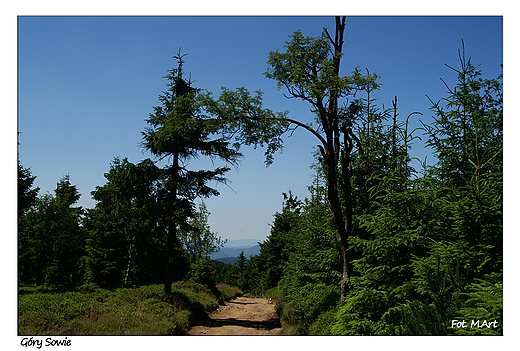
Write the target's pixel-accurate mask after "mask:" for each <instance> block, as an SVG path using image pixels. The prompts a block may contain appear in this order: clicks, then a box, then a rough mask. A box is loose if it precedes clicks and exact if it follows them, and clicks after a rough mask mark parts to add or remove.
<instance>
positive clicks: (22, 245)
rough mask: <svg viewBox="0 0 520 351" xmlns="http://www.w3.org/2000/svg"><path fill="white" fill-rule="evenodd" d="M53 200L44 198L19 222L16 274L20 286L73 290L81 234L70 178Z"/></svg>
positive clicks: (79, 213) (76, 196) (48, 196)
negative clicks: (29, 285)
mask: <svg viewBox="0 0 520 351" xmlns="http://www.w3.org/2000/svg"><path fill="white" fill-rule="evenodd" d="M54 193H55V194H54V196H53V195H51V194H45V195H43V196H41V197H39V198H37V200H36V204H35V205H34V206H33V207H32V208H31V209H30V210H29V211H28V213H27V214H26V215H25V216H24V217H23V218H22V221H21V225H20V231H19V232H20V233H19V274H20V281H21V282H23V283H36V284H38V285H41V284H46V285H48V286H56V287H67V288H71V287H74V286H75V285H76V284H78V283H79V281H80V279H79V276H80V273H79V270H80V266H79V261H80V257H81V256H82V255H83V248H84V231H83V229H82V228H81V226H80V223H81V220H82V214H83V210H82V208H81V207H74V206H73V205H74V204H75V203H76V202H77V201H78V200H79V198H80V194H79V192H78V189H77V187H76V186H75V185H71V184H70V176H69V175H67V176H64V177H63V178H62V179H60V181H59V182H58V183H57V186H56V189H55V191H54Z"/></svg>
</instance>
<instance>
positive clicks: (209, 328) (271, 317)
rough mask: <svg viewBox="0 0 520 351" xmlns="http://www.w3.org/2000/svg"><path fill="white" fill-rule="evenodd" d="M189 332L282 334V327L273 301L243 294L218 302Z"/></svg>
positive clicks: (190, 333)
mask: <svg viewBox="0 0 520 351" xmlns="http://www.w3.org/2000/svg"><path fill="white" fill-rule="evenodd" d="M188 335H283V329H282V327H281V324H280V319H279V318H278V315H277V314H276V312H275V310H274V304H273V303H271V302H270V301H269V300H268V299H265V298H259V297H243V296H242V297H238V298H236V299H233V300H230V301H227V302H225V303H224V306H219V307H218V308H217V310H215V311H214V312H213V313H211V314H210V315H209V318H208V319H207V320H206V321H205V322H204V323H203V324H202V325H198V326H195V327H193V328H191V329H190V331H189V332H188Z"/></svg>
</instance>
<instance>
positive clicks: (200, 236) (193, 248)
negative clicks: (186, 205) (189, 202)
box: [178, 201, 227, 261]
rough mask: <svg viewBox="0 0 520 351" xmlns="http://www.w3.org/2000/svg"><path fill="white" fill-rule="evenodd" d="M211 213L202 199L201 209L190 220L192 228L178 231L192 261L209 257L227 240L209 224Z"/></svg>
mask: <svg viewBox="0 0 520 351" xmlns="http://www.w3.org/2000/svg"><path fill="white" fill-rule="evenodd" d="M209 215H210V213H209V211H208V209H207V208H206V204H205V203H204V201H202V202H201V204H200V205H199V210H198V211H197V212H195V215H194V217H193V218H192V219H190V221H189V224H190V229H189V230H181V231H179V233H178V234H179V240H180V241H181V242H182V244H183V247H184V249H185V250H186V253H187V254H188V256H189V257H190V258H191V260H192V261H195V260H197V259H201V258H206V259H207V258H209V256H210V254H212V253H214V252H218V250H220V248H221V247H223V246H224V244H225V243H226V242H227V239H226V240H222V238H221V237H220V236H218V233H215V232H212V231H211V229H210V226H209V224H208V218H209Z"/></svg>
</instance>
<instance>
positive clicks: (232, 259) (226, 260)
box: [215, 257, 237, 265]
mask: <svg viewBox="0 0 520 351" xmlns="http://www.w3.org/2000/svg"><path fill="white" fill-rule="evenodd" d="M215 261H217V262H221V263H225V264H230V265H234V264H235V262H236V261H237V258H236V257H222V258H217V259H216V260H215Z"/></svg>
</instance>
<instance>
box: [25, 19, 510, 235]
mask: <svg viewBox="0 0 520 351" xmlns="http://www.w3.org/2000/svg"><path fill="white" fill-rule="evenodd" d="M323 27H327V28H328V29H329V30H330V31H334V18H333V17H309V16H307V17H304V16H297V17H283V16H277V17H262V16H255V17H237V16H234V17H226V16H221V17H215V16H209V17H191V16H188V17H20V18H19V19H18V129H19V131H20V132H21V134H20V136H19V142H20V146H19V152H20V161H21V163H22V165H23V166H24V167H29V168H31V171H32V173H33V175H35V176H36V177H37V178H36V181H35V186H38V187H40V188H41V190H40V194H44V193H46V192H50V193H52V192H53V190H54V189H55V186H56V183H57V181H58V180H59V179H60V178H61V177H63V176H64V175H66V174H70V177H71V181H72V183H73V184H75V185H77V186H78V188H79V191H80V193H81V194H82V196H81V199H80V203H79V204H80V205H81V206H83V207H86V208H92V207H94V201H93V200H92V199H91V198H90V192H91V191H92V190H94V188H95V187H96V186H97V185H103V184H104V183H105V178H104V173H105V172H107V171H108V170H109V165H110V162H111V161H112V160H113V158H114V156H116V155H118V156H121V157H128V159H129V160H130V161H131V162H134V163H137V162H139V161H140V160H142V159H144V158H148V157H152V156H151V155H150V154H148V153H146V152H143V150H142V149H141V148H140V147H139V143H140V141H141V134H140V133H141V131H143V130H144V128H145V127H146V122H145V119H146V118H147V117H148V114H149V113H151V112H152V111H153V106H156V105H158V104H159V101H158V96H159V95H160V94H161V92H162V91H164V90H165V88H166V86H165V84H166V80H165V79H163V78H162V77H163V76H164V75H165V74H166V71H167V70H168V69H171V68H172V67H174V66H175V61H174V60H173V59H172V56H173V55H175V54H176V53H177V52H178V51H179V48H181V47H182V53H187V54H188V55H187V56H186V58H185V59H186V64H185V66H184V70H185V72H186V73H187V75H188V76H191V79H192V80H193V81H194V85H195V86H196V87H199V88H202V89H206V90H209V91H212V92H213V93H214V94H215V95H217V94H218V93H219V91H220V87H221V86H224V87H227V88H230V89H235V88H237V87H245V88H247V89H249V90H250V91H253V90H257V89H260V90H262V91H263V92H264V105H265V107H267V108H270V109H272V110H276V111H285V110H288V111H289V116H290V117H291V118H294V119H298V120H301V121H303V122H307V121H310V120H312V119H313V116H312V114H311V113H310V112H309V106H308V105H307V104H305V103H303V102H300V101H296V100H287V99H285V98H284V97H283V96H282V92H283V91H278V90H277V88H276V82H274V81H270V80H267V79H265V78H264V76H263V75H262V73H263V72H265V70H266V68H267V63H266V62H267V55H268V54H269V52H270V51H272V50H276V49H280V50H283V45H284V44H285V41H286V40H288V35H290V34H292V33H293V31H295V30H298V29H299V30H301V31H302V33H303V34H304V35H306V36H318V35H320V33H321V31H322V28H323ZM502 31H503V21H502V17H482V16H480V17H454V16H450V17H433V16H421V17H395V16H383V17H365V16H361V17H359V16H353V17H348V18H347V27H346V31H345V44H344V52H345V57H344V58H343V60H342V66H341V73H342V74H344V75H347V74H349V73H350V72H351V71H352V69H353V67H355V66H360V67H361V68H362V69H364V68H368V69H369V70H370V72H373V73H376V74H377V75H379V76H380V77H381V78H380V79H379V82H380V83H382V86H381V89H380V91H379V92H377V94H375V95H376V97H377V98H378V104H379V106H381V104H384V105H385V107H390V106H391V100H392V98H393V97H394V95H397V97H398V107H399V113H400V117H401V118H403V119H404V118H406V116H407V115H408V114H409V113H411V112H415V111H417V112H421V113H422V114H423V116H421V117H420V118H421V119H422V120H423V121H424V122H426V123H428V122H430V121H431V113H430V111H429V107H430V103H429V101H428V99H427V98H426V95H428V96H430V97H431V98H432V99H433V100H435V101H436V100H438V99H440V98H441V97H442V96H443V95H444V96H445V95H446V89H445V87H444V85H443V83H442V82H441V80H440V78H441V77H442V78H443V79H444V80H445V81H446V82H447V83H448V84H450V85H451V86H453V84H454V82H455V80H456V76H455V75H454V73H453V72H452V71H451V70H450V69H449V68H447V67H446V66H445V64H449V65H451V66H455V67H456V65H457V58H458V56H457V55H458V50H459V49H460V48H461V40H462V39H463V40H464V43H465V48H466V55H467V56H471V58H472V62H473V63H474V64H478V63H480V64H481V66H480V68H481V70H482V73H483V77H484V78H496V77H497V76H498V75H499V74H500V73H501V67H500V65H501V64H502V63H503V33H502ZM414 118H415V119H418V118H419V117H418V116H416V117H414ZM414 123H416V124H415V125H418V121H417V120H416V121H415V122H414ZM316 144H317V140H316V139H315V138H314V137H313V136H311V135H310V134H309V133H308V132H306V131H304V130H297V131H296V132H295V133H294V135H293V136H292V137H291V138H286V143H285V146H286V148H285V149H284V151H283V154H277V155H276V156H275V161H274V163H273V164H272V165H271V166H270V167H268V168H266V167H265V165H264V163H263V151H262V150H253V149H251V148H243V149H242V151H243V153H244V155H245V158H244V159H243V160H242V165H241V167H240V169H239V170H238V171H236V170H232V171H230V172H229V173H228V178H229V180H230V181H231V183H230V187H231V188H232V189H230V188H228V187H226V186H224V185H217V189H218V190H219V191H220V192H221V195H220V196H219V197H216V198H210V199H207V200H206V204H207V207H208V209H209V211H210V212H211V216H210V222H211V223H210V224H211V228H212V230H213V231H217V232H218V233H219V235H220V236H222V237H223V238H227V239H242V238H252V239H258V240H260V241H262V240H264V239H265V237H266V236H267V235H268V234H269V229H270V227H269V223H272V220H273V214H274V213H275V212H276V211H279V210H280V209H281V202H282V195H281V193H282V192H287V191H288V190H292V191H293V193H294V194H296V195H297V196H298V197H300V198H304V197H306V196H308V195H309V194H308V192H307V186H308V185H309V184H310V183H311V178H310V177H311V175H312V170H311V169H310V168H309V165H310V164H311V163H312V162H313V158H312V155H311V154H312V151H313V147H314V146H315V145H316ZM428 154H429V151H428V150H426V149H424V147H423V146H422V145H420V143H418V144H417V145H415V147H414V148H413V150H412V155H413V156H417V157H419V158H421V159H424V157H425V156H427V155H428ZM204 165H205V163H204V162H200V163H197V162H193V164H192V166H193V168H198V167H199V166H201V167H204Z"/></svg>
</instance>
